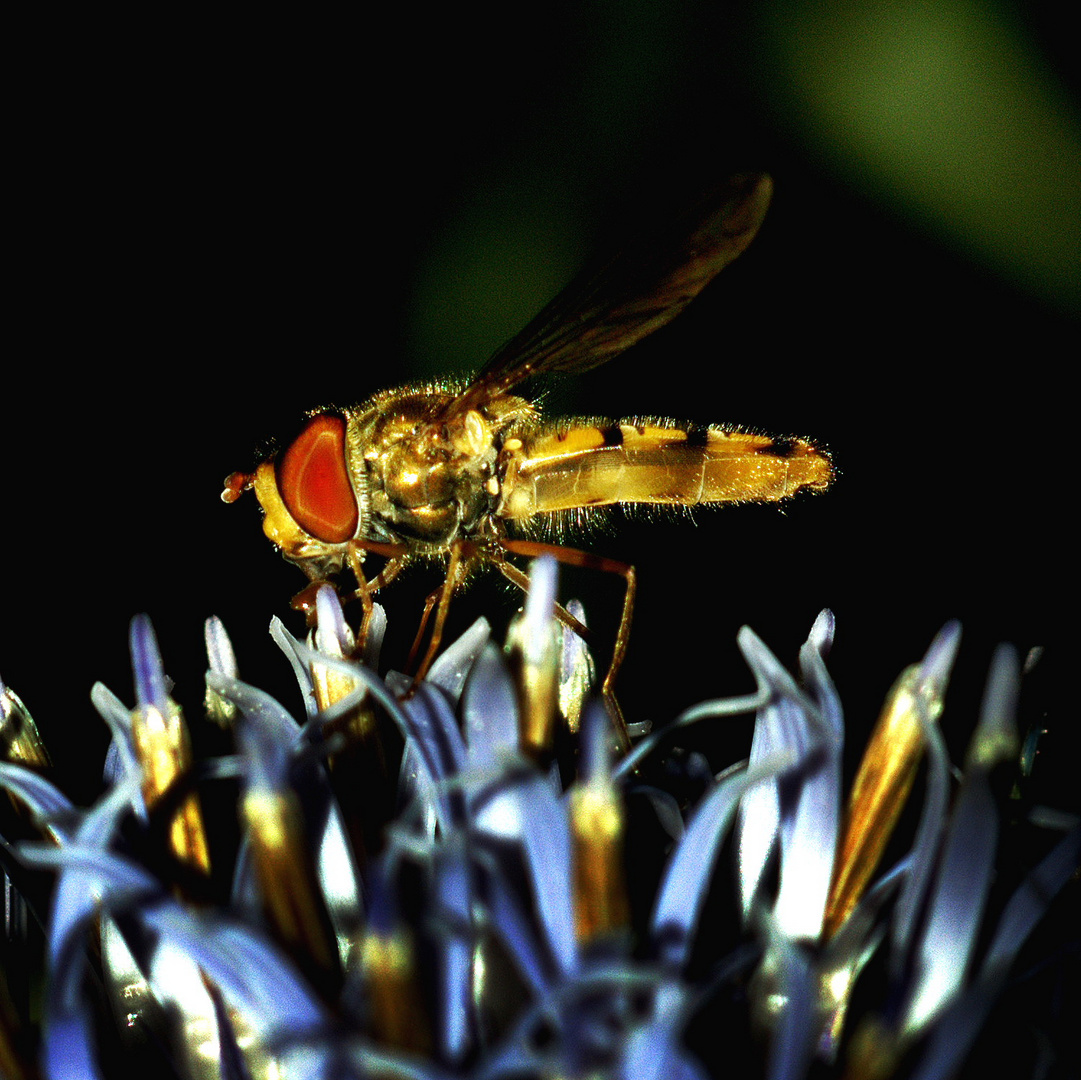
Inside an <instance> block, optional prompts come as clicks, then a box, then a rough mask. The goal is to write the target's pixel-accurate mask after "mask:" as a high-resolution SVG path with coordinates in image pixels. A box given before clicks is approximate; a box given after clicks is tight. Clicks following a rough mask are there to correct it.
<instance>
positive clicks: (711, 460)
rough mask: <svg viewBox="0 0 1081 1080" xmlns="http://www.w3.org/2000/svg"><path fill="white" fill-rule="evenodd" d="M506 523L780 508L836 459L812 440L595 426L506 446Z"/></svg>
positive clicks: (825, 475) (628, 424)
mask: <svg viewBox="0 0 1081 1080" xmlns="http://www.w3.org/2000/svg"><path fill="white" fill-rule="evenodd" d="M504 459H505V460H506V463H507V464H506V471H505V474H504V478H503V501H502V505H501V508H500V510H499V511H498V512H499V514H500V516H501V517H505V518H508V519H510V520H512V521H519V522H523V521H526V520H528V519H529V518H531V517H532V516H533V515H534V514H543V513H550V512H554V511H560V510H574V509H579V508H583V507H590V506H607V505H611V504H613V503H648V504H654V505H681V506H697V505H699V504H700V503H718V502H754V501H774V500H777V499H783V498H786V497H787V496H789V495H794V494H795V493H796V492H797V491H800V490H801V489H803V488H811V489H815V490H821V489H823V488H825V487H826V486H827V485H828V484H829V482H830V479H831V477H832V474H833V470H832V467H831V466H830V462H829V458H828V456H827V455H826V454H825V453H824V452H823V451H822V450H819V449H818V448H817V447H815V446H814V445H813V444H812V443H810V442H807V441H806V440H804V439H779V438H775V437H773V436H770V435H756V434H753V433H751V432H746V431H738V430H725V429H724V428H719V427H687V428H681V427H677V426H665V425H664V424H663V423H659V422H656V421H654V422H643V423H635V422H633V421H621V422H619V423H614V424H587V423H582V424H580V425H577V426H571V427H561V428H558V429H554V430H551V431H542V432H539V433H537V434H536V435H530V436H526V437H525V439H523V440H521V441H519V440H518V439H508V440H507V442H506V444H505V445H504Z"/></svg>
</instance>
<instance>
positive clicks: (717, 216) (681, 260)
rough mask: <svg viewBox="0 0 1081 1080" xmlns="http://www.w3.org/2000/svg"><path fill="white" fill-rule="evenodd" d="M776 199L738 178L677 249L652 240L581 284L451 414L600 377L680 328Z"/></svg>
mask: <svg viewBox="0 0 1081 1080" xmlns="http://www.w3.org/2000/svg"><path fill="white" fill-rule="evenodd" d="M772 192H773V182H772V180H771V179H770V178H769V177H768V176H766V175H763V174H744V175H739V176H735V177H732V178H731V179H730V180H729V181H728V182H727V183H726V184H725V186H724V187H723V188H722V189H721V190H720V192H718V193H717V194H716V195H715V196H714V197H713V198H712V199H711V200H710V202H709V208H708V209H707V210H706V211H704V212H701V213H699V214H698V215H697V216H695V217H692V218H691V219H690V220H689V221H688V220H685V221H684V222H683V223H682V226H681V228H680V230H679V231H678V232H676V233H675V235H676V237H677V239H676V240H675V241H674V242H673V241H672V240H670V239H669V240H667V241H665V240H658V239H657V238H656V237H652V238H650V239H649V241H642V242H639V243H638V244H637V245H636V246H633V247H631V248H628V249H627V250H625V251H624V252H622V253H621V254H620V255H618V256H616V257H615V258H614V259H612V260H610V261H609V262H608V263H606V264H604V265H603V266H602V267H601V268H600V270H599V271H587V272H586V273H584V274H582V275H581V276H580V277H579V278H577V279H576V280H575V281H573V282H571V284H570V285H568V286H567V288H566V289H564V290H563V291H562V292H561V293H560V294H559V295H558V296H557V297H556V298H555V299H554V300H552V301H551V303H549V304H548V305H547V306H546V307H545V308H544V309H543V310H542V311H541V312H540V313H539V314H538V315H537V316H536V318H534V319H533V320H532V322H530V323H529V325H528V326H526V327H525V329H524V330H522V331H521V333H519V334H517V335H516V336H515V337H514V338H512V339H511V340H510V341H508V342H507V343H506V345H504V346H503V347H502V348H500V349H499V350H498V351H497V352H496V353H495V355H494V356H493V357H492V358H491V359H490V360H489V361H488V363H487V364H486V365H485V366H484V367H483V368H482V369H481V371H480V373H479V374H478V375H477V377H476V378H475V379H474V380H473V382H472V383H471V384H470V385H469V386H468V387H467V388H466V389H465V390H464V391H463V392H462V394H461V396H460V397H459V398H458V399H457V400H456V401H455V402H454V405H453V406H452V411H454V412H459V411H461V410H464V409H471V408H476V407H477V406H478V405H480V404H482V403H483V402H484V401H485V400H487V399H488V398H489V397H491V396H494V395H496V394H500V393H503V392H505V391H507V390H509V389H510V388H511V387H513V386H516V385H517V384H518V383H520V382H523V381H524V380H525V379H528V378H530V377H531V376H534V375H540V374H543V373H546V372H578V371H587V370H589V369H590V368H594V367H597V366H598V365H600V364H603V363H606V362H607V361H608V360H611V359H612V357H613V356H616V355H617V354H618V353H621V352H623V350H624V349H627V348H630V346H631V345H633V344H635V342H637V341H640V340H641V339H642V338H644V337H645V336H646V335H647V334H651V333H652V332H653V331H654V330H656V329H658V327H661V326H663V325H664V324H665V323H667V322H669V321H670V320H672V319H674V318H675V317H676V316H677V315H678V314H679V313H680V312H681V311H682V310H683V309H684V308H685V307H686V306H687V304H689V303H690V302H691V301H692V300H693V299H694V298H695V297H696V296H697V295H698V294H699V293H700V292H701V291H702V289H703V288H704V287H705V286H706V285H707V284H708V283H709V282H710V281H711V280H712V279H713V278H714V276H715V275H716V274H717V273H718V272H719V271H720V270H722V269H723V268H724V267H725V266H727V265H728V263H730V262H731V261H732V260H733V259H734V258H736V256H737V255H739V254H740V252H742V251H743V249H744V248H745V247H746V246H747V245H748V244H749V243H750V242H751V240H752V239H753V238H754V235H755V233H756V232H757V231H758V227H759V225H761V223H762V219H763V218H764V217H765V214H766V209H767V208H768V206H769V201H770V196H771V194H772Z"/></svg>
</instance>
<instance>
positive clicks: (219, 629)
mask: <svg viewBox="0 0 1081 1080" xmlns="http://www.w3.org/2000/svg"><path fill="white" fill-rule="evenodd" d="M203 641H204V643H205V645H206V658H207V663H208V664H209V665H210V670H211V671H216V672H217V673H218V674H219V675H226V676H228V677H229V678H230V679H235V678H236V677H237V675H238V674H239V671H238V669H237V666H236V653H235V652H234V651H233V643H232V642H231V641H230V640H229V635H228V634H227V633H226V631H225V624H224V623H223V622H222V621H221V619H219V618H218V617H217V615H211V616H210V618H209V619H207V620H206V622H205V623H204V624H203Z"/></svg>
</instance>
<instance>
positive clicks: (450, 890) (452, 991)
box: [433, 846, 476, 1063]
mask: <svg viewBox="0 0 1081 1080" xmlns="http://www.w3.org/2000/svg"><path fill="white" fill-rule="evenodd" d="M433 873H434V889H435V903H436V919H437V920H438V924H439V927H440V928H441V929H442V933H441V934H440V935H439V943H438V949H439V960H438V962H439V974H438V978H439V982H440V993H439V995H438V1000H439V1009H440V1013H439V1016H438V1017H437V1026H438V1029H439V1030H438V1034H439V1043H440V1050H441V1052H442V1056H443V1058H444V1059H445V1060H446V1061H449V1062H455V1063H456V1062H461V1061H462V1060H463V1059H464V1058H465V1056H466V1054H467V1053H468V1052H469V1050H470V1049H471V1047H472V1045H473V1043H474V1040H475V1032H474V1030H473V1027H474V1025H473V948H474V938H475V936H476V935H475V931H474V929H473V872H472V868H471V866H470V865H469V862H468V860H467V858H466V857H465V852H464V851H463V850H462V849H461V848H458V849H457V850H452V849H451V848H450V847H449V846H444V849H443V850H442V851H441V852H440V853H439V854H438V855H437V857H436V860H435V865H434V867H433Z"/></svg>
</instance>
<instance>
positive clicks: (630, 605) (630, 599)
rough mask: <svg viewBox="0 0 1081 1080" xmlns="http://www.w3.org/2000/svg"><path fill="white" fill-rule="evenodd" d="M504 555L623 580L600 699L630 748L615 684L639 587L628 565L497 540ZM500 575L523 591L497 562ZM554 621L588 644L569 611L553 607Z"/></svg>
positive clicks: (516, 576) (569, 550)
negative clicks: (550, 561) (543, 560)
mask: <svg viewBox="0 0 1081 1080" xmlns="http://www.w3.org/2000/svg"><path fill="white" fill-rule="evenodd" d="M497 542H498V544H499V546H500V547H501V548H503V550H504V551H506V552H508V553H509V554H511V555H522V556H525V557H526V558H531V559H535V558H537V557H538V556H539V555H551V556H552V557H553V558H554V559H556V560H557V561H558V562H561V563H564V564H565V565H567V566H576V567H579V568H581V569H584V570H600V571H601V572H602V573H607V574H618V575H619V576H620V577H622V578H623V581H624V584H625V589H624V593H623V610H622V612H621V614H620V618H619V629H618V630H617V631H616V640H615V645H614V646H613V648H612V659H611V660H610V661H609V664H608V672H607V674H606V675H605V676H604V681H603V682H602V683H601V695H602V697H603V699H604V704H605V707H606V708H607V710H608V714H609V715H610V716H611V717H612V722H613V724H614V725H615V728H616V732H617V734H618V737H619V742H620V748H621V749H623V750H627V749H629V748H630V736H629V735H628V733H627V723H626V721H625V720H624V718H623V710H622V709H620V707H619V702H618V701H617V700H616V696H615V689H614V687H615V681H616V676H617V675H618V674H619V669H620V666H621V665H622V663H623V657H624V655H625V654H626V651H627V642H628V640H629V639H630V632H631V616H632V614H633V613H634V598H635V594H636V592H637V587H638V577H637V574H636V572H635V569H634V567H633V566H631V565H630V563H624V562H619V561H618V560H617V559H608V558H605V557H604V556H603V555H595V554H594V553H593V552H590V551H580V550H578V549H577V548H566V547H559V546H558V545H556V544H544V543H540V542H538V541H534V540H509V539H507V538H505V537H500V538H499V540H498V541H497ZM496 565H497V566H498V567H499V570H500V572H501V573H502V574H503V576H504V577H505V578H507V580H508V581H511V582H513V583H514V584H515V585H517V586H518V587H519V588H522V589H523V590H524V589H525V587H526V586H525V585H523V582H522V580H521V578H524V575H521V572H520V571H517V570H516V569H515V568H514V567H512V566H510V565H509V564H507V563H504V562H497V563H496ZM556 617H557V618H558V619H559V621H560V622H561V623H563V625H564V626H568V627H570V629H572V630H573V631H574V632H575V633H576V634H580V635H581V636H582V637H583V638H586V639H587V640H588V637H589V635H588V633H583V631H585V630H586V627H584V626H583V625H582V624H581V623H580V622H579V621H578V620H577V619H576V618H575V617H574V616H573V615H571V613H570V612H569V611H567V610H566V609H565V608H564V607H562V606H561V605H559V604H557V605H556Z"/></svg>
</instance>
